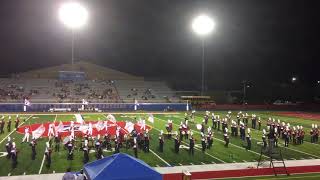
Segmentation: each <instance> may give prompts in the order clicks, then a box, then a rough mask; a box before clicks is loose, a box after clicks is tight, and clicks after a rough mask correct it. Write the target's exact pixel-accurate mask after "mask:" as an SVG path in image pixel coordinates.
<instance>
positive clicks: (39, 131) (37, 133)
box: [32, 124, 46, 139]
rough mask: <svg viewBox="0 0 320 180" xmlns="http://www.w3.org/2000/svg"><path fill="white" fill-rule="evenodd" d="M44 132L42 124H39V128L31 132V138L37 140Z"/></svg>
mask: <svg viewBox="0 0 320 180" xmlns="http://www.w3.org/2000/svg"><path fill="white" fill-rule="evenodd" d="M45 131H46V128H45V127H44V125H43V124H41V126H39V127H38V128H37V129H36V130H34V131H32V138H35V139H39V138H40V137H41V136H42V135H43V133H44V132H45Z"/></svg>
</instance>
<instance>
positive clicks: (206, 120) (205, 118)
mask: <svg viewBox="0 0 320 180" xmlns="http://www.w3.org/2000/svg"><path fill="white" fill-rule="evenodd" d="M207 112H208V111H207ZM208 120H209V115H208V114H206V115H204V123H205V124H206V125H207V124H208Z"/></svg>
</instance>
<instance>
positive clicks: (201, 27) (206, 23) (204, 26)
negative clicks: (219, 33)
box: [192, 15, 215, 95]
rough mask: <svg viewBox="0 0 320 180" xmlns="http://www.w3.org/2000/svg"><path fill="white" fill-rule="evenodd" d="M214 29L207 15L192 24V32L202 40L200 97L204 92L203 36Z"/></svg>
mask: <svg viewBox="0 0 320 180" xmlns="http://www.w3.org/2000/svg"><path fill="white" fill-rule="evenodd" d="M214 28H215V23H214V21H213V20H212V19H211V18H210V17H209V16H207V15H199V16H197V17H196V18H194V20H193V22H192V29H193V31H194V32H195V33H196V34H197V35H199V36H201V39H202V71H201V72H202V74H201V77H202V78H201V95H203V92H204V86H205V85H204V45H205V44H204V36H206V35H209V34H210V33H211V32H212V31H213V30H214Z"/></svg>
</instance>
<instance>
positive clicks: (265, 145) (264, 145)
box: [262, 129, 267, 148]
mask: <svg viewBox="0 0 320 180" xmlns="http://www.w3.org/2000/svg"><path fill="white" fill-rule="evenodd" d="M266 134H267V132H266V130H265V129H263V130H262V142H263V147H264V148H266V147H267V138H266Z"/></svg>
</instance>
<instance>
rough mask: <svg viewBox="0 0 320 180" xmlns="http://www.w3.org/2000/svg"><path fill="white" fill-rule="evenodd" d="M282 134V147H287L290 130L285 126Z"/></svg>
mask: <svg viewBox="0 0 320 180" xmlns="http://www.w3.org/2000/svg"><path fill="white" fill-rule="evenodd" d="M283 135H284V147H289V141H290V132H289V127H288V126H287V127H286V130H285V131H284V133H283Z"/></svg>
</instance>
